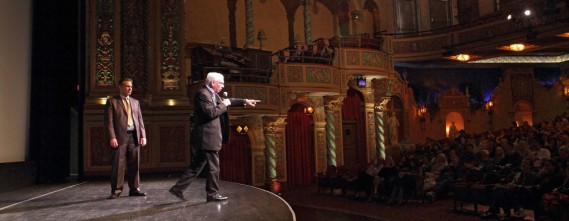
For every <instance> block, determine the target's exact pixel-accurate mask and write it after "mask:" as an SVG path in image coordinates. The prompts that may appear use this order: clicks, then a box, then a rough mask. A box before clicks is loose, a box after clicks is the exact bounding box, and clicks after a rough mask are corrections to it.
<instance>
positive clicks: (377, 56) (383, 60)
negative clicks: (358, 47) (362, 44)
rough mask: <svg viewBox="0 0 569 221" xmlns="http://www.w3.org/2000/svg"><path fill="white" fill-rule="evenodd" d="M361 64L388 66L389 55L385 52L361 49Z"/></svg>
mask: <svg viewBox="0 0 569 221" xmlns="http://www.w3.org/2000/svg"><path fill="white" fill-rule="evenodd" d="M362 65H366V66H373V67H383V68H388V66H389V57H388V56H387V54H385V53H378V52H369V51H362Z"/></svg>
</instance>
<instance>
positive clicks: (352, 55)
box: [346, 51, 360, 65]
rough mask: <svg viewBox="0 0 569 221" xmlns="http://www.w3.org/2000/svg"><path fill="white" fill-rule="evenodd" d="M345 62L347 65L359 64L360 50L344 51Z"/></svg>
mask: <svg viewBox="0 0 569 221" xmlns="http://www.w3.org/2000/svg"><path fill="white" fill-rule="evenodd" d="M346 64H347V65H360V52H359V51H346Z"/></svg>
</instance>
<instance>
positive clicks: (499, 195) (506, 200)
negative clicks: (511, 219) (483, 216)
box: [489, 186, 519, 216]
mask: <svg viewBox="0 0 569 221" xmlns="http://www.w3.org/2000/svg"><path fill="white" fill-rule="evenodd" d="M516 194H517V191H516V190H515V189H514V188H508V187H505V186H496V187H494V191H493V192H492V200H491V201H490V205H489V206H490V211H491V212H492V213H496V214H497V213H499V212H500V207H502V209H503V210H504V214H506V216H509V215H510V214H511V211H510V210H511V209H512V208H513V209H516V210H517V209H519V202H518V198H517V196H516Z"/></svg>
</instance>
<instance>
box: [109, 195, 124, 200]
mask: <svg viewBox="0 0 569 221" xmlns="http://www.w3.org/2000/svg"><path fill="white" fill-rule="evenodd" d="M120 195H121V194H120V193H111V195H110V196H109V197H107V199H110V200H114V199H118V198H119V196H120Z"/></svg>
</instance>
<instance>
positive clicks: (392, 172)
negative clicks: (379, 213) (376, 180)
mask: <svg viewBox="0 0 569 221" xmlns="http://www.w3.org/2000/svg"><path fill="white" fill-rule="evenodd" d="M398 173H399V171H398V169H397V166H396V165H395V162H394V161H393V158H391V157H387V158H386V159H385V165H384V166H383V168H381V170H380V171H379V173H378V176H379V177H380V178H381V180H382V182H381V183H380V185H379V190H378V193H379V194H380V196H381V200H382V201H383V200H384V199H386V198H387V197H386V196H387V195H388V194H391V190H392V189H393V186H394V183H395V179H396V178H397V174H398Z"/></svg>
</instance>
